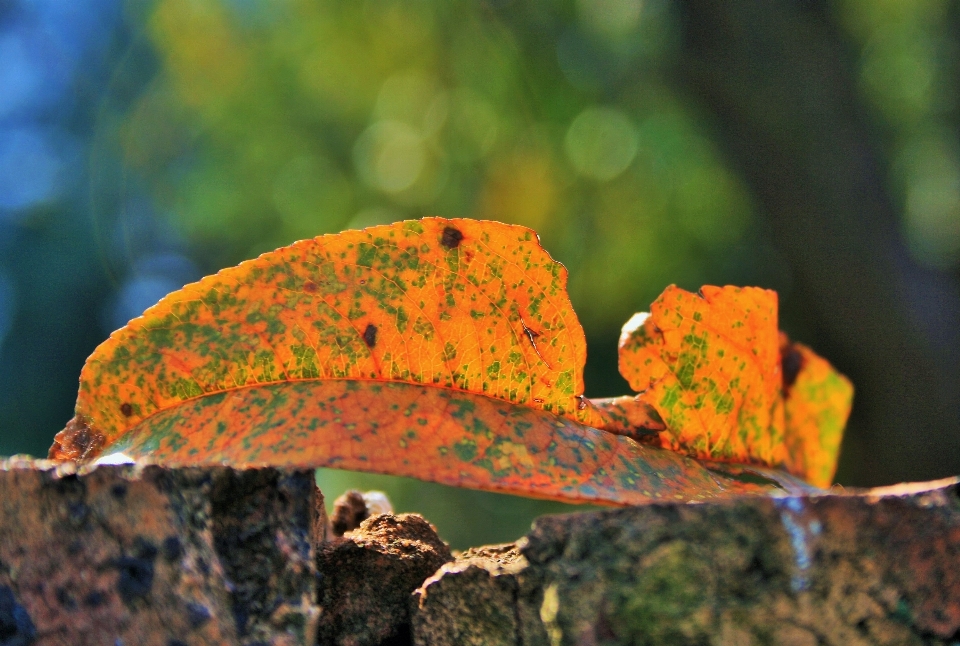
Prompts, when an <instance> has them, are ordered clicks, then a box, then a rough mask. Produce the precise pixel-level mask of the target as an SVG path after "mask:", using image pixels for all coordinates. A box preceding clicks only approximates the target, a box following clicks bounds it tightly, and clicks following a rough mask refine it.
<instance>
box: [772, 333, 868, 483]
mask: <svg viewBox="0 0 960 646" xmlns="http://www.w3.org/2000/svg"><path fill="white" fill-rule="evenodd" d="M781 342H782V346H781V356H782V361H783V375H784V379H783V396H784V421H785V428H784V442H785V444H786V447H787V459H786V462H785V468H786V469H787V470H788V471H790V472H791V473H795V474H797V475H800V476H802V477H803V478H805V479H806V480H807V481H808V482H810V483H811V484H813V485H816V486H818V487H827V486H829V485H830V483H831V482H833V474H834V472H835V471H836V469H837V457H838V455H839V453H840V441H841V440H842V439H843V429H844V426H846V423H847V417H849V415H850V407H851V406H852V404H853V385H852V384H851V383H850V381H849V380H848V379H847V378H846V377H844V376H843V375H841V374H840V373H839V372H837V371H836V370H834V368H833V366H831V365H830V363H829V362H827V360H826V359H824V358H823V357H820V356H817V354H816V353H815V352H814V351H813V350H811V349H810V348H808V347H807V346H805V345H803V344H802V343H796V342H793V343H791V342H790V340H789V339H787V337H786V335H782V337H781Z"/></svg>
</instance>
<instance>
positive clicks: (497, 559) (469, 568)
mask: <svg viewBox="0 0 960 646" xmlns="http://www.w3.org/2000/svg"><path fill="white" fill-rule="evenodd" d="M528 565H529V564H528V563H527V559H526V558H524V556H523V555H522V554H520V549H519V548H518V547H517V546H516V545H515V544H513V543H508V544H506V545H492V546H488V547H479V548H472V549H469V550H467V551H465V552H464V553H463V554H461V555H459V556H458V557H457V559H456V561H454V562H453V563H447V564H445V565H444V566H443V567H441V568H440V570H439V571H437V573H436V574H434V575H433V576H431V577H430V578H429V579H427V580H426V581H425V582H424V583H423V586H421V587H420V588H419V589H418V590H417V591H416V592H415V593H414V599H415V604H416V605H415V609H414V615H413V624H412V625H413V637H414V641H415V642H416V643H418V644H432V645H433V646H448V645H449V646H457V645H462V646H501V645H502V646H508V645H509V646H512V645H513V644H519V643H521V642H520V639H521V633H522V631H521V618H520V616H519V615H518V613H519V612H520V610H521V608H522V607H529V605H530V604H526V605H524V604H520V603H519V602H518V591H519V586H518V581H517V575H518V574H519V573H521V572H523V571H524V570H526V569H527V567H528Z"/></svg>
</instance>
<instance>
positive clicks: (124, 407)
mask: <svg viewBox="0 0 960 646" xmlns="http://www.w3.org/2000/svg"><path fill="white" fill-rule="evenodd" d="M120 412H121V413H123V416H124V417H130V416H131V415H133V406H131V405H130V404H129V403H127V402H124V403H122V404H120Z"/></svg>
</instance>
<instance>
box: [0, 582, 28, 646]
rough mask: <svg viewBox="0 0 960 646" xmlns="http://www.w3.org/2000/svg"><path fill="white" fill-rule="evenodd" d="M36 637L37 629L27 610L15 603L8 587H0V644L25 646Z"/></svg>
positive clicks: (14, 598) (15, 599)
mask: <svg viewBox="0 0 960 646" xmlns="http://www.w3.org/2000/svg"><path fill="white" fill-rule="evenodd" d="M36 637H37V629H36V627H35V626H34V625H33V621H32V620H31V619H30V615H29V614H27V609H26V608H24V607H23V606H21V605H20V604H19V603H17V598H16V596H14V594H13V590H11V589H10V588H9V587H8V586H5V585H0V644H3V645H4V646H27V644H30V643H32V642H33V640H34V639H36Z"/></svg>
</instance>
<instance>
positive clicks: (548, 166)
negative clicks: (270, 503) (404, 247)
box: [0, 0, 960, 546]
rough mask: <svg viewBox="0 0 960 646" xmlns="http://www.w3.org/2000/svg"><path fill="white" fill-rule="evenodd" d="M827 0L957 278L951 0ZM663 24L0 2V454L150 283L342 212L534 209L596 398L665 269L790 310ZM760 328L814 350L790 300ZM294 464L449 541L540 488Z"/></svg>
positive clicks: (296, 2)
mask: <svg viewBox="0 0 960 646" xmlns="http://www.w3.org/2000/svg"><path fill="white" fill-rule="evenodd" d="M828 6H829V12H828V13H829V16H830V19H831V20H832V22H833V24H832V27H831V28H835V29H836V30H837V34H838V37H839V38H842V39H845V40H846V41H847V42H848V43H849V48H850V50H851V52H852V59H853V60H855V61H857V64H858V65H859V76H858V78H859V84H860V85H859V92H860V96H861V98H862V100H863V105H864V109H865V113H866V114H868V115H870V118H872V119H873V121H874V123H875V126H876V128H875V132H876V136H877V139H878V142H876V143H877V144H878V146H879V148H880V150H882V151H883V154H884V155H885V159H886V160H887V167H888V169H889V182H888V186H887V187H885V190H888V191H890V193H891V194H892V195H894V196H895V198H896V199H897V200H898V205H899V208H900V211H901V213H902V227H903V232H904V236H905V238H906V240H907V241H908V249H909V251H910V253H911V254H913V256H914V257H915V258H916V259H917V260H918V261H919V262H921V263H923V264H925V265H926V266H928V267H931V268H933V269H936V270H939V271H947V272H953V273H956V272H957V271H958V268H960V137H958V132H957V127H958V108H957V79H958V78H960V74H958V72H960V70H958V60H960V56H958V52H957V47H958V42H957V31H956V26H957V24H958V22H957V17H956V13H957V8H956V3H955V2H948V1H947V0H834V1H833V2H830V3H828ZM681 19H682V15H681V11H680V10H679V9H678V6H677V4H675V3H673V2H668V1H667V0H568V1H566V2H545V1H541V0H535V1H534V0H531V1H529V2H515V1H514V2H510V1H503V0H498V1H493V0H490V1H476V0H474V1H466V0H448V1H440V0H436V1H427V0H351V1H338V2H334V1H332V0H273V1H268V0H154V1H153V2H152V3H137V2H127V3H123V2H122V0H83V1H82V2H81V1H79V0H78V1H77V2H76V3H72V4H71V8H70V10H69V11H68V10H66V9H64V7H63V6H62V5H61V3H58V2H56V1H55V0H32V1H31V2H26V1H25V0H12V1H11V2H7V3H0V334H2V335H5V336H4V337H0V340H2V346H0V362H2V363H0V365H2V366H3V368H4V370H3V371H2V372H0V427H2V428H3V429H4V430H3V431H2V433H0V453H7V454H9V453H14V452H18V451H29V452H33V453H41V452H43V451H44V450H45V448H46V446H48V445H49V442H50V438H51V437H52V436H53V434H54V433H55V432H56V431H57V430H59V428H60V424H62V422H63V421H65V420H66V419H67V418H69V417H70V414H71V413H70V409H71V407H72V406H71V404H72V401H73V399H74V396H75V387H76V377H77V375H78V374H79V369H80V364H81V363H82V358H83V356H85V355H86V354H87V353H89V351H91V350H92V349H93V346H94V345H95V344H96V342H97V341H99V340H101V339H103V338H104V337H105V336H106V335H107V334H108V333H109V332H110V331H111V330H112V329H114V328H116V327H117V326H119V325H122V323H123V322H124V321H126V320H127V319H129V318H131V317H133V316H136V315H137V314H139V312H140V311H142V310H143V309H144V308H145V307H147V306H148V305H150V304H152V303H153V302H155V301H156V300H157V299H158V298H159V297H160V296H162V295H163V294H164V293H166V292H167V291H170V290H172V289H175V288H177V287H179V286H180V285H182V284H183V283H184V282H187V281H190V280H195V279H196V278H198V277H199V276H200V275H202V274H204V273H209V272H212V271H216V270H217V269H219V268H221V267H224V266H227V265H232V264H235V263H237V262H239V261H241V260H243V259H245V258H249V257H251V256H253V255H255V254H257V253H260V252H263V251H266V250H269V249H273V248H275V247H278V246H282V245H285V244H289V243H290V242H292V241H294V240H296V239H300V238H305V237H312V236H315V235H318V234H321V233H327V232H334V231H339V230H341V229H344V228H357V227H363V226H368V225H372V224H378V223H384V222H390V221H395V220H399V219H404V218H416V217H421V216H423V215H442V216H458V217H463V216H466V217H477V218H491V219H496V220H501V221H506V222H513V223H518V224H524V225H526V226H530V227H532V228H534V229H536V230H537V231H538V232H539V233H540V235H541V238H542V242H543V244H544V246H545V247H546V248H547V249H548V250H549V251H550V253H551V254H552V255H553V256H554V257H555V258H557V259H558V260H560V261H562V262H563V263H564V264H565V265H566V266H567V267H568V269H569V270H570V292H571V296H572V299H573V301H574V305H575V307H576V310H577V312H578V314H579V316H580V318H581V321H582V322H583V324H584V327H585V329H586V331H587V334H588V340H589V344H590V349H591V354H590V359H589V361H588V366H587V393H588V394H589V395H593V396H599V395H612V394H621V393H622V392H625V391H626V386H625V384H624V382H623V381H622V380H621V379H620V378H619V376H617V374H616V367H615V356H616V354H615V343H616V339H617V336H618V332H619V327H620V325H621V324H622V323H623V322H624V321H626V319H627V318H628V317H629V316H630V315H631V314H632V313H633V312H634V311H637V310H642V309H644V308H646V307H647V305H648V304H649V303H650V301H651V300H652V299H653V298H654V297H655V296H656V295H657V294H658V293H659V292H660V291H661V290H662V289H663V287H664V286H666V285H668V284H670V283H677V284H679V285H681V286H683V287H685V288H688V289H696V288H697V287H699V285H701V284H704V283H713V284H724V283H738V284H758V285H763V286H766V287H772V288H774V289H777V290H778V291H780V293H781V297H782V299H783V301H784V304H785V308H784V309H785V311H787V312H790V311H791V308H790V303H791V293H792V290H793V289H794V276H793V273H792V268H791V267H790V266H789V265H787V264H786V262H785V261H784V260H783V257H782V255H781V254H780V252H779V251H778V250H777V249H776V248H775V247H774V245H773V244H772V243H771V242H770V236H769V234H768V231H767V228H766V225H765V223H764V222H763V221H762V220H760V219H759V217H758V215H757V213H756V209H755V207H754V198H753V196H752V195H751V193H750V191H749V190H748V188H747V187H746V186H745V184H744V182H743V181H742V180H741V178H740V176H739V174H738V172H737V171H736V169H734V168H733V167H732V166H731V165H730V164H729V163H728V162H727V160H725V159H724V156H723V154H722V152H721V151H720V150H719V149H718V144H717V143H716V141H717V137H716V136H715V132H714V127H715V123H714V121H713V119H714V118H715V117H714V116H711V115H707V114H704V113H702V112H701V111H700V110H701V109H700V108H699V107H698V104H697V102H696V100H695V99H693V98H692V97H690V96H687V95H685V94H682V93H681V92H680V91H679V90H678V89H677V85H678V84H677V83H676V82H675V79H674V78H673V77H672V74H674V73H675V71H674V67H673V64H674V61H675V59H676V56H677V52H678V48H680V47H681V42H680V34H681V28H680V21H681ZM761 63H762V62H761V61H758V64H761ZM811 100H816V97H811ZM842 279H843V277H837V280H842ZM53 312H56V314H55V315H52V314H51V313H53ZM791 316H793V317H794V318H790V317H791ZM785 327H786V328H787V329H788V330H789V331H790V332H791V333H792V334H793V335H794V336H796V337H798V338H800V339H801V340H803V341H805V342H807V343H810V344H812V345H814V346H817V342H818V338H817V335H818V333H819V330H818V328H817V327H816V323H815V321H812V320H811V319H809V318H807V317H806V316H805V315H804V313H802V312H800V313H797V314H796V315H792V314H791V315H788V320H787V321H786V322H785ZM840 367H841V368H843V366H842V365H841V366H840ZM319 477H320V479H321V482H326V483H329V484H328V487H330V488H332V489H333V490H332V491H330V490H328V491H327V493H328V495H330V496H331V497H335V496H336V495H338V494H339V493H340V491H338V489H342V488H344V487H347V486H370V485H371V483H372V484H375V485H376V486H378V487H380V488H384V489H387V490H388V492H389V493H390V495H391V496H392V497H393V498H394V502H395V503H396V504H397V506H398V507H399V508H401V509H409V510H421V511H424V512H425V513H426V514H427V516H428V518H430V519H431V520H433V521H435V522H436V523H437V524H438V525H440V527H441V530H442V532H443V533H444V536H446V537H447V538H448V539H449V540H451V541H453V543H454V545H455V546H463V545H466V544H468V543H469V542H474V541H475V542H480V541H492V540H507V539H512V538H514V537H515V536H516V535H517V534H519V533H520V532H521V531H522V530H523V529H524V526H525V524H526V523H527V522H529V519H530V518H532V517H533V516H534V515H535V514H536V513H540V512H541V511H543V510H545V509H555V508H556V507H554V506H543V505H542V503H539V502H535V501H533V502H532V501H526V500H519V499H509V498H506V497H490V496H491V495H489V494H477V493H475V492H453V491H451V490H447V489H443V488H438V487H433V488H431V487H429V486H423V487H421V486H420V485H418V484H415V483H413V482H412V481H401V480H392V481H391V480H384V479H383V478H380V479H377V478H374V479H373V480H371V478H373V477H372V476H355V475H349V474H348V475H343V474H335V475H334V474H332V472H322V473H321V474H320V476H319ZM484 496H488V497H484ZM434 510H436V511H434ZM478 511H479V513H478ZM518 519H520V520H518Z"/></svg>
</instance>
